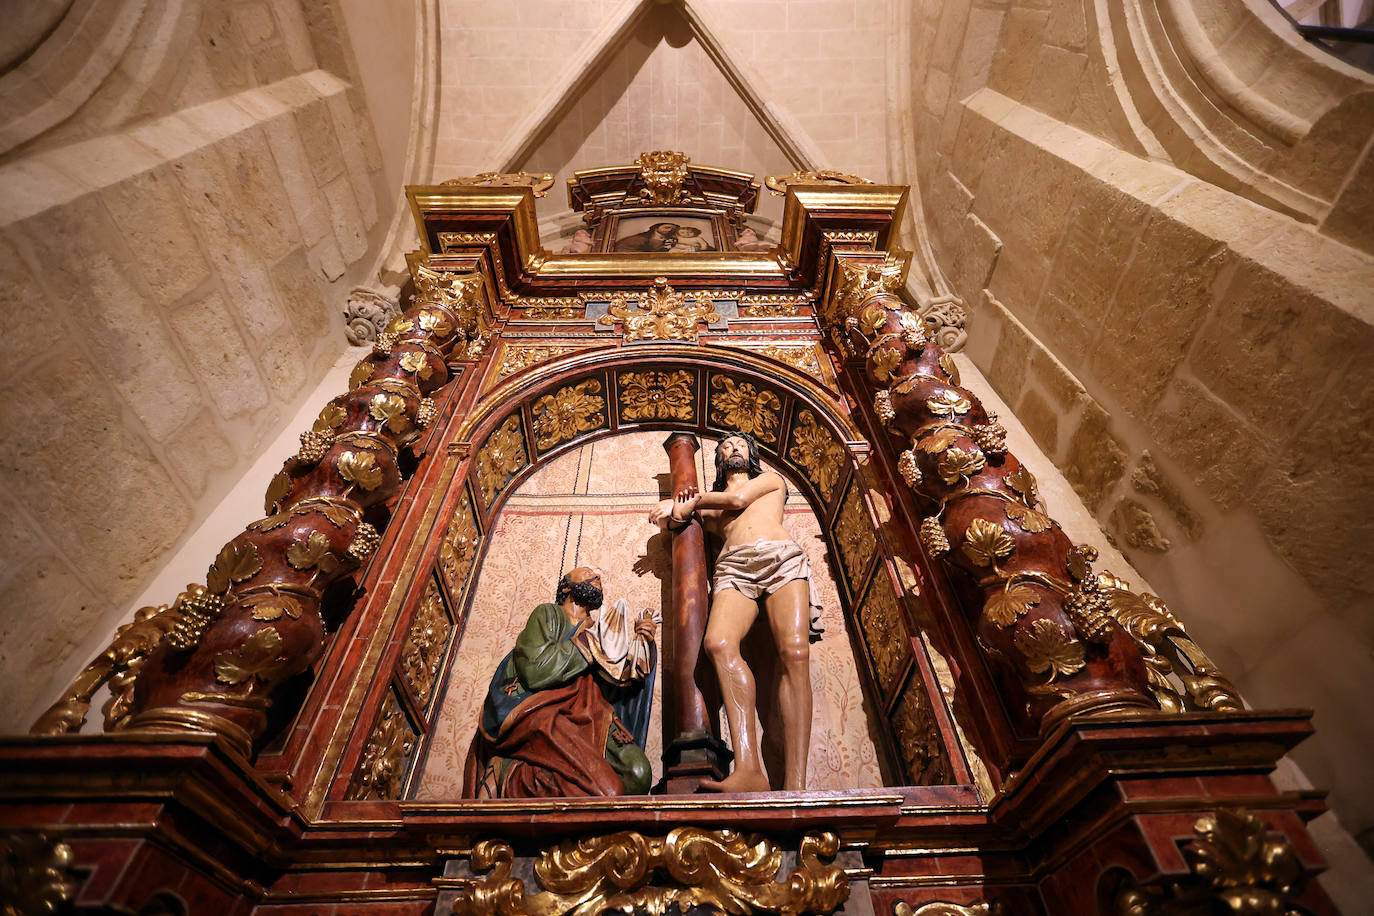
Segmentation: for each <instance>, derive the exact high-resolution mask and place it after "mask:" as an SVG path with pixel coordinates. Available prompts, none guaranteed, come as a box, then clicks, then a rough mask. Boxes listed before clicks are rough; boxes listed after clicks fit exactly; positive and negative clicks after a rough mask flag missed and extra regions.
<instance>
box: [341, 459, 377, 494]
mask: <svg viewBox="0 0 1374 916" xmlns="http://www.w3.org/2000/svg"><path fill="white" fill-rule="evenodd" d="M338 467H339V476H340V477H342V478H343V479H344V480H347V481H348V482H349V483H351V484H356V485H358V486H359V487H362V488H363V489H364V490H375V489H377V487H379V486H381V483H382V469H381V468H379V467H377V459H376V458H375V457H374V456H373V454H372V453H371V452H344V453H343V454H342V455H340V456H339V464H338Z"/></svg>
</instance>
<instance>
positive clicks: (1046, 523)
mask: <svg viewBox="0 0 1374 916" xmlns="http://www.w3.org/2000/svg"><path fill="white" fill-rule="evenodd" d="M1006 510H1007V518H1009V519H1011V520H1012V521H1014V522H1016V524H1017V525H1019V526H1020V528H1021V530H1022V531H1028V532H1030V533H1031V534H1039V533H1040V532H1042V531H1045V530H1048V529H1049V527H1050V525H1052V524H1053V522H1052V521H1051V520H1050V517H1049V516H1048V515H1046V514H1045V513H1043V512H1039V511H1036V510H1035V509H1031V508H1029V507H1027V506H1023V505H1021V504H1020V503H1007V505H1006Z"/></svg>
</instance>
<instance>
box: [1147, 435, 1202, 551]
mask: <svg viewBox="0 0 1374 916" xmlns="http://www.w3.org/2000/svg"><path fill="white" fill-rule="evenodd" d="M1131 486H1132V487H1134V488H1135V491H1136V492H1137V493H1143V494H1145V495H1147V496H1153V497H1154V498H1155V499H1157V500H1159V501H1160V502H1161V503H1163V504H1164V507H1165V508H1166V509H1168V510H1169V513H1170V514H1171V515H1172V516H1173V517H1174V521H1176V522H1177V523H1178V526H1179V527H1180V528H1181V529H1183V533H1184V534H1186V535H1187V536H1188V539H1189V540H1196V539H1197V538H1198V536H1199V535H1201V534H1202V520H1201V519H1200V518H1198V516H1197V513H1195V512H1194V511H1193V510H1192V508H1191V507H1190V506H1189V505H1188V503H1187V502H1186V501H1185V500H1184V498H1183V495H1182V494H1181V493H1180V492H1179V489H1178V487H1176V486H1174V484H1173V482H1172V481H1170V480H1169V478H1168V476H1167V475H1165V473H1164V472H1163V471H1162V470H1160V468H1159V466H1158V465H1157V464H1156V463H1155V459H1154V456H1153V455H1151V454H1150V452H1149V450H1148V449H1147V450H1145V451H1143V452H1141V453H1140V459H1139V461H1138V462H1137V463H1136V466H1135V470H1133V471H1132V472H1131Z"/></svg>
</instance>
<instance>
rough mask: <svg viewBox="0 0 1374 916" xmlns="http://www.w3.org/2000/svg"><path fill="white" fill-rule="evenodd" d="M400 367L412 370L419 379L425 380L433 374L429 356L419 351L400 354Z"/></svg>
mask: <svg viewBox="0 0 1374 916" xmlns="http://www.w3.org/2000/svg"><path fill="white" fill-rule="evenodd" d="M401 368H402V369H404V370H406V371H407V372H414V373H415V376H416V377H417V378H419V379H420V380H421V381H425V380H427V379H428V378H429V377H430V376H431V375H433V374H434V369H433V368H432V367H431V366H430V364H429V357H428V356H426V355H425V354H424V353H423V352H420V351H413V352H410V353H407V354H406V355H405V356H402V357H401Z"/></svg>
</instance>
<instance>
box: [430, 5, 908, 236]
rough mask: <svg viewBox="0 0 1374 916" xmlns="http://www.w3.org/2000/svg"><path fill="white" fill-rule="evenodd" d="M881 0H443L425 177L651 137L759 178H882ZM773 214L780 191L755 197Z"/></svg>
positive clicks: (610, 151) (596, 155)
mask: <svg viewBox="0 0 1374 916" xmlns="http://www.w3.org/2000/svg"><path fill="white" fill-rule="evenodd" d="M887 16H888V10H887V4H886V3H882V2H874V3H857V2H849V0H845V2H817V0H771V2H750V3H740V2H723V0H688V2H683V3H656V2H652V0H635V2H628V3H626V2H622V3H609V2H586V3H576V4H565V3H557V2H542V0H534V2H522V3H512V4H486V3H471V2H458V0H448V2H444V3H443V4H442V5H441V9H440V28H441V48H440V58H441V65H440V71H441V76H440V94H439V102H438V118H437V125H436V137H437V143H436V151H435V158H434V170H433V178H434V180H436V181H440V180H443V179H445V178H448V177H452V176H454V175H463V174H474V173H476V172H480V171H490V170H493V169H497V170H507V171H514V170H517V169H524V170H526V171H532V172H552V173H554V175H555V177H556V183H555V188H554V190H553V191H552V192H551V193H550V195H549V198H548V199H547V200H546V201H543V202H541V204H540V216H541V220H542V221H545V222H546V223H547V221H548V220H550V219H551V218H554V217H556V216H557V215H558V214H559V213H560V212H566V211H567V199H566V194H565V191H564V188H565V187H566V179H567V178H569V177H570V176H571V175H572V173H573V171H575V170H577V169H585V168H594V167H597V166H601V165H610V164H618V163H625V162H630V161H633V159H634V158H635V156H637V155H638V154H639V153H640V152H642V151H645V150H650V149H675V150H681V151H682V152H684V153H686V154H687V155H689V156H691V158H692V161H694V162H698V163H701V164H706V165H717V166H723V167H726V168H734V169H740V170H743V171H748V172H753V173H755V174H756V175H759V176H763V175H769V174H780V173H786V172H790V171H792V170H794V169H797V168H836V169H842V170H844V171H849V172H855V173H857V174H861V175H864V176H865V177H868V178H871V179H874V180H879V181H881V180H886V179H888V178H889V177H890V174H889V173H890V172H891V168H890V165H889V162H888V151H887V143H886V127H885V120H886V119H885V118H884V117H883V115H882V113H883V111H884V108H885V105H886V97H885V92H884V87H885V83H886V75H887V74H886V71H887V66H886V55H885V50H884V49H885V41H884V35H885V34H886V30H885V29H884V28H883V24H884V22H885V20H886V18H887ZM760 213H761V215H763V216H765V217H766V218H769V219H773V220H776V219H777V218H778V217H779V216H780V215H781V206H780V202H778V201H776V200H773V199H771V198H768V199H765V200H764V201H762V202H761V205H760Z"/></svg>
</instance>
